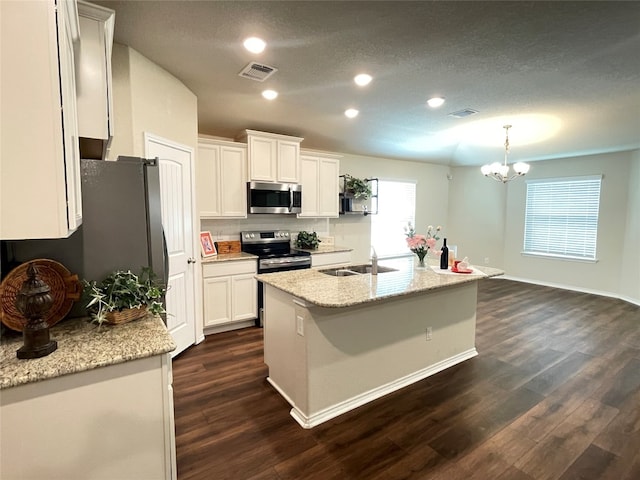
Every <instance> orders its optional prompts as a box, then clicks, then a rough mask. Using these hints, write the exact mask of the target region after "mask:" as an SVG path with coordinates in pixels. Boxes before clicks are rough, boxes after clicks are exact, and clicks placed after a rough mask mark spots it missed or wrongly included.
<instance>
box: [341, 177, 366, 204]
mask: <svg viewBox="0 0 640 480" xmlns="http://www.w3.org/2000/svg"><path fill="white" fill-rule="evenodd" d="M344 178H345V183H344V193H345V195H349V196H352V197H353V198H362V199H363V200H367V199H368V198H369V196H370V195H371V186H370V185H369V182H367V181H366V180H361V179H360V178H356V177H353V176H351V175H349V174H348V173H346V174H345V175H344Z"/></svg>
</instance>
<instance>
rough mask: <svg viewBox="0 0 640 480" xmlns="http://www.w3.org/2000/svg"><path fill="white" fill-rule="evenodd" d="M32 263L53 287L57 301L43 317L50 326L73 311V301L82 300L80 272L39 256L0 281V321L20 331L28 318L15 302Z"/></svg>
mask: <svg viewBox="0 0 640 480" xmlns="http://www.w3.org/2000/svg"><path fill="white" fill-rule="evenodd" d="M30 264H34V265H35V266H36V268H37V269H38V277H39V278H40V279H41V280H42V281H44V282H45V283H46V284H47V285H49V288H50V289H51V291H50V294H51V297H52V298H53V304H52V306H51V308H50V309H49V311H48V312H46V313H45V314H44V316H43V318H44V321H45V322H46V323H47V325H49V326H50V327H52V326H53V325H55V324H56V323H58V322H59V321H60V320H62V319H63V318H64V317H65V316H66V315H67V314H68V313H69V312H70V311H71V307H72V306H73V302H75V301H77V300H79V299H80V295H81V293H82V284H81V283H80V281H79V280H78V275H76V274H71V272H69V270H67V268H66V267H65V266H64V265H62V264H61V263H59V262H56V261H55V260H50V259H48V258H38V259H35V260H30V261H28V262H25V263H23V264H22V265H19V266H17V267H16V268H14V269H13V270H11V271H10V272H9V273H8V274H7V276H6V277H5V278H4V280H2V283H1V284H0V321H2V323H4V324H5V325H6V326H7V327H9V328H10V329H12V330H15V331H17V332H21V331H22V330H23V328H24V324H25V323H26V320H25V318H24V317H23V316H22V314H21V313H20V312H19V311H18V309H17V308H16V306H15V301H16V297H17V296H18V293H20V289H21V288H22V284H23V282H24V281H25V280H26V279H27V269H28V267H29V265H30Z"/></svg>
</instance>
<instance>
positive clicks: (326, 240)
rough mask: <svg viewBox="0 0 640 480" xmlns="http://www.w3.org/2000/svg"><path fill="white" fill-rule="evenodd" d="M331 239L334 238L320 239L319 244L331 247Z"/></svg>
mask: <svg viewBox="0 0 640 480" xmlns="http://www.w3.org/2000/svg"><path fill="white" fill-rule="evenodd" d="M333 239H334V237H320V241H321V243H324V244H325V245H333Z"/></svg>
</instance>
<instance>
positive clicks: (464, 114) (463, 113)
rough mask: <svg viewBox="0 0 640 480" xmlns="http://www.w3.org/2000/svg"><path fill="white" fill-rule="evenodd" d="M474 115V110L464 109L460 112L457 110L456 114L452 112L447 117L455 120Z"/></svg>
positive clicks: (475, 111)
mask: <svg viewBox="0 0 640 480" xmlns="http://www.w3.org/2000/svg"><path fill="white" fill-rule="evenodd" d="M476 113H478V111H477V110H474V109H473V108H465V109H462V110H458V111H457V112H452V113H450V114H449V116H451V117H456V118H464V117H468V116H469V115H475V114H476Z"/></svg>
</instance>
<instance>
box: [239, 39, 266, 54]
mask: <svg viewBox="0 0 640 480" xmlns="http://www.w3.org/2000/svg"><path fill="white" fill-rule="evenodd" d="M243 45H244V48H246V49H247V50H249V51H250V52H251V53H262V51H263V50H264V47H266V46H267V44H266V43H265V41H264V40H262V39H261V38H258V37H249V38H247V39H246V40H245V41H244V43H243Z"/></svg>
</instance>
